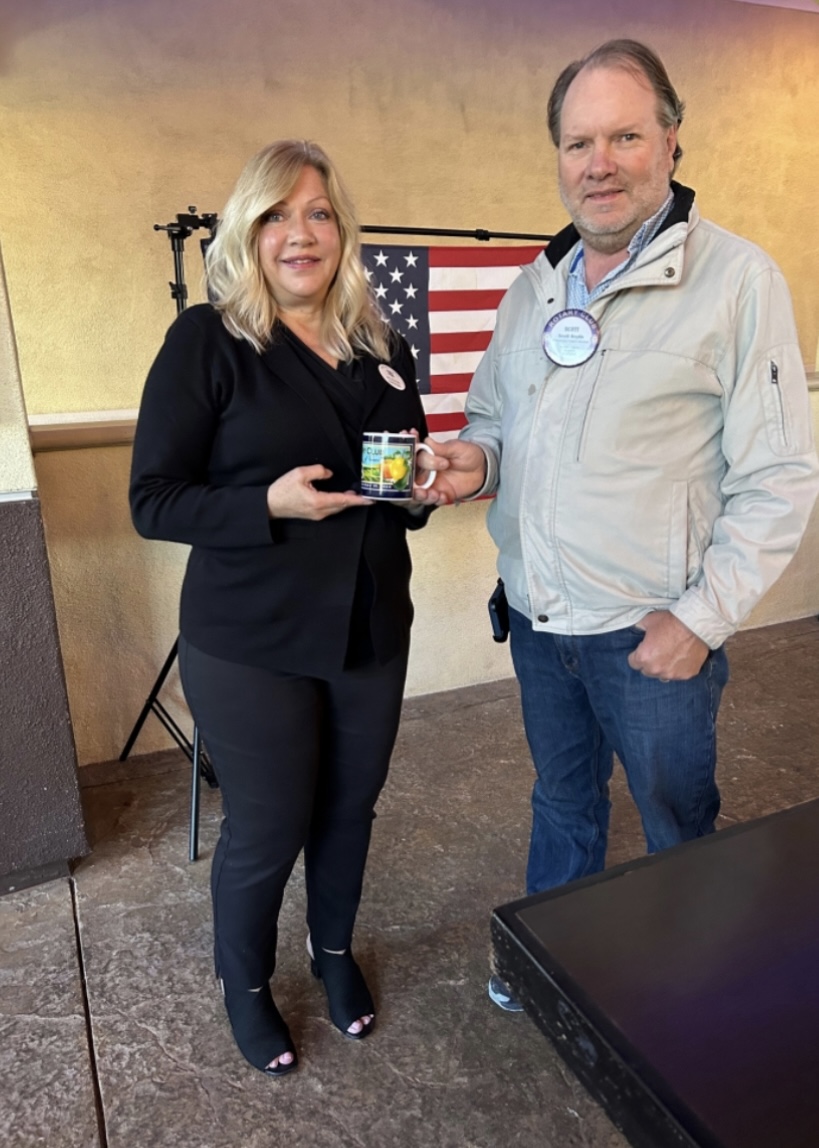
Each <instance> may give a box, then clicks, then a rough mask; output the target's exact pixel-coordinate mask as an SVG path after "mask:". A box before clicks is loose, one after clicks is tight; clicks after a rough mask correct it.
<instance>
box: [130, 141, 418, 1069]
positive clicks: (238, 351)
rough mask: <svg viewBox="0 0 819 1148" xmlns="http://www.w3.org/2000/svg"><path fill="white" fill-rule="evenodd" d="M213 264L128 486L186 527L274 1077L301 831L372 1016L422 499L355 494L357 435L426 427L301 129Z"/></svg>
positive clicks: (223, 922) (208, 731) (337, 1006)
mask: <svg viewBox="0 0 819 1148" xmlns="http://www.w3.org/2000/svg"><path fill="white" fill-rule="evenodd" d="M207 278H208V294H209V299H210V302H209V303H207V304H201V305H198V306H194V307H190V308H189V309H188V310H186V311H184V312H183V313H182V314H181V315H180V316H179V317H178V318H177V320H176V322H175V323H174V324H173V325H172V326H171V328H170V330H169V331H168V334H167V336H166V339H165V343H164V345H163V347H162V348H161V350H160V352H159V354H158V356H157V358H156V360H155V362H154V364H153V366H152V368H151V371H150V373H149V375H148V380H147V383H146V386H145V392H144V395H143V399H142V405H141V408H140V414H139V421H138V425H137V433H136V440H135V443H134V458H133V470H132V476H131V488H130V498H131V509H132V515H133V519H134V523H135V525H136V527H137V530H138V531H139V532H140V533H141V534H142V535H144V536H145V537H146V538H159V539H166V540H170V541H174V542H183V543H188V544H189V545H190V546H191V547H192V549H191V553H190V558H189V561H188V567H187V571H186V574H185V580H184V584H183V587H182V599H181V607H180V644H179V663H180V672H181V675H182V683H183V687H184V690H185V696H186V698H187V701H188V704H189V706H190V709H191V712H192V713H193V716H194V719H195V721H196V724H197V725H198V726H199V728H200V730H201V732H202V735H203V738H204V741H205V743H206V745H207V748H208V753H209V755H210V758H211V760H212V762H213V765H214V769H215V771H216V774H217V777H218V780H219V784H220V787H221V790H222V796H223V805H224V819H223V822H222V829H221V835H220V838H219V842H218V845H217V847H216V850H215V853H214V858H213V869H212V874H211V889H212V897H213V915H214V950H215V964H216V975H217V977H218V978H219V979H220V981H221V983H222V986H223V992H224V997H225V1005H226V1008H227V1013H228V1018H229V1020H230V1024H231V1027H232V1030H233V1035H234V1038H235V1040H236V1043H237V1045H238V1047H239V1049H240V1051H241V1052H242V1053H243V1055H244V1056H245V1057H246V1058H247V1060H248V1061H249V1062H250V1063H251V1064H253V1065H254V1066H255V1067H257V1068H259V1069H261V1070H262V1071H264V1072H266V1073H267V1074H268V1075H272V1076H281V1075H283V1074H284V1073H286V1072H289V1071H291V1070H292V1069H293V1068H295V1067H296V1061H297V1057H296V1051H295V1048H294V1046H293V1043H292V1040H291V1038H290V1033H289V1031H288V1028H287V1025H286V1023H285V1021H284V1019H283V1018H282V1016H281V1014H280V1013H279V1011H278V1009H277V1008H276V1005H275V1003H274V1001H273V997H272V995H271V990H270V979H271V977H272V976H273V972H274V968H275V962H276V941H277V919H278V914H279V909H280V906H281V903H282V896H283V893H284V888H285V885H286V883H287V880H288V877H289V875H290V872H291V870H292V867H293V864H294V863H295V861H296V858H297V857H298V855H299V853H300V851H301V850H302V849H303V850H304V867H305V878H306V888H307V924H308V929H309V935H308V949H309V950H310V956H311V966H312V970H313V973H314V975H315V976H317V977H320V978H321V980H322V981H323V983H324V988H325V991H326V994H327V1001H328V1006H329V1013H330V1018H331V1020H332V1022H333V1024H334V1025H335V1026H336V1027H337V1028H338V1029H339V1030H340V1031H341V1032H342V1033H343V1034H344V1035H345V1036H347V1037H349V1038H351V1039H353V1040H360V1039H362V1038H364V1037H366V1036H369V1034H370V1033H371V1032H372V1030H373V1024H374V1019H375V1017H374V1012H375V1010H374V1005H373V1001H372V997H371V995H370V993H369V990H368V988H367V985H366V983H365V980H364V977H363V975H362V973H361V970H360V969H359V967H358V965H357V963H356V961H355V958H354V957H353V954H352V948H351V944H352V935H353V926H354V923H355V917H356V913H357V910H358V904H359V900H360V897H361V888H362V880H363V873H364V866H365V862H366V858H367V851H368V847H369V842H370V832H371V826H372V820H373V817H374V816H375V813H374V806H375V802H376V799H377V797H378V795H379V792H380V790H381V788H382V786H383V784H384V780H385V778H386V773H387V767H388V763H389V758H390V754H391V752H392V747H393V744H394V741H395V736H396V732H397V729H398V720H399V715H400V708H401V699H402V694H403V688H404V679H405V675H406V666H407V657H408V652H409V631H410V625H411V622H412V603H411V601H410V596H409V581H410V571H411V565H410V558H409V552H408V548H407V544H406V538H405V533H406V530H407V529H408V528H409V529H415V528H417V527H419V526H422V525H423V524H424V523H425V521H426V517H427V514H428V510H427V509H426V508H423V507H421V506H419V505H417V504H416V503H415V502H414V501H413V502H410V503H408V504H407V503H405V504H404V505H395V504H392V503H388V502H372V501H371V500H369V499H367V498H364V497H362V496H361V495H360V494H359V493H357V488H358V485H359V481H360V470H361V442H362V435H363V433H364V432H365V431H384V430H389V431H396V432H398V431H402V430H404V429H406V428H417V429H418V431H419V432H420V433H421V434H422V435H425V433H426V426H425V422H424V415H423V410H422V407H421V401H420V398H419V395H418V390H417V386H416V381H415V368H414V360H413V357H412V354H411V352H410V350H409V348H408V347H407V345H406V344H405V343H404V342H403V340H401V339H400V338H399V337H398V336H397V335H396V334H395V333H394V332H392V331H391V330H390V328H389V327H388V326H387V325H386V324H385V322H384V320H383V318H382V317H381V315H380V313H379V312H378V309H377V307H376V305H375V303H374V301H373V299H372V297H371V295H370V292H369V290H368V287H367V281H366V277H365V274H364V269H363V267H362V263H361V258H360V254H359V244H358V228H357V223H356V218H355V212H354V209H353V206H352V203H351V200H350V197H349V195H348V193H347V191H346V190H345V188H344V185H343V184H342V182H341V180H340V178H339V176H338V173H337V171H336V169H335V167H334V166H333V164H332V162H331V161H330V159H329V157H328V156H327V155H326V153H325V152H324V151H323V150H322V149H321V148H320V147H319V146H318V145H316V144H314V143H310V142H307V141H302V140H280V141H278V142H276V143H274V144H271V145H270V146H269V147H267V148H265V149H264V150H263V151H261V152H259V154H258V155H256V156H255V157H254V158H253V159H251V160H250V162H249V163H248V164H247V166H246V167H245V169H244V171H243V172H242V175H241V176H240V178H239V181H238V183H237V185H236V188H235V190H234V191H233V193H232V195H231V197H230V199H229V201H228V203H227V204H226V206H225V210H224V213H223V219H222V222H221V224H220V226H219V229H218V233H217V235H216V238H215V240H214V242H213V243H212V245H211V247H210V249H209V250H208V255H207Z"/></svg>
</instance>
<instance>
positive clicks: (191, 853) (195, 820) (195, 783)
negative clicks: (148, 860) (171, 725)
mask: <svg viewBox="0 0 819 1148" xmlns="http://www.w3.org/2000/svg"><path fill="white" fill-rule="evenodd" d="M201 751H202V740H201V738H200V736H199V727H198V726H194V727H193V756H192V758H191V763H192V767H191V827H190V839H189V846H188V860H189V861H195V860H196V859H197V857H198V856H199V758H200V754H201Z"/></svg>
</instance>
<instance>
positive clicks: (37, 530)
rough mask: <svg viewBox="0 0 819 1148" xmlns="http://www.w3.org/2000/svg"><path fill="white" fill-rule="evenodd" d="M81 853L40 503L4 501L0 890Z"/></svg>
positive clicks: (0, 545)
mask: <svg viewBox="0 0 819 1148" xmlns="http://www.w3.org/2000/svg"><path fill="white" fill-rule="evenodd" d="M87 852H88V844H87V841H86V836H85V828H84V825H83V817H82V809H81V806H80V794H79V786H78V784H77V758H76V751H75V748H74V735H73V731H72V729H71V718H70V715H69V712H68V697H67V695H66V689H65V677H64V674H63V664H62V658H61V656H60V643H59V636H58V633H57V619H56V616H55V613H54V598H53V595H52V591H51V578H50V574H49V567H48V558H47V555H46V548H45V539H44V537H43V523H42V517H41V513H40V503H39V501H38V500H37V499H36V498H32V499H22V500H19V501H17V500H14V501H9V502H0V879H3V878H5V880H0V887H5V888H8V887H9V886H10V885H12V884H13V883H14V882H13V881H10V880H9V876H10V875H15V874H16V875H19V876H20V878H21V882H22V881H25V880H26V879H27V878H28V879H31V875H32V874H34V873H36V872H38V871H41V872H42V873H43V874H44V875H47V874H49V873H53V871H54V866H55V865H56V864H58V863H60V862H63V863H64V862H66V861H68V860H69V859H70V858H72V857H80V856H83V855H84V854H85V853H87Z"/></svg>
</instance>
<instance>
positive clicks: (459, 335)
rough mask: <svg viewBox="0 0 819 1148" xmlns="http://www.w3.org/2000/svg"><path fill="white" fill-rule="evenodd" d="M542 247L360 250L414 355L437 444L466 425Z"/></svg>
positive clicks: (370, 246) (386, 309)
mask: <svg viewBox="0 0 819 1148" xmlns="http://www.w3.org/2000/svg"><path fill="white" fill-rule="evenodd" d="M542 250H543V248H542V247H496V248H491V247H397V246H393V245H392V244H386V245H383V246H377V245H375V244H372V243H368V244H365V245H364V246H363V247H362V255H363V258H364V266H365V268H366V271H367V278H368V279H369V281H370V286H371V287H372V290H373V292H374V293H375V296H376V298H377V300H378V303H379V305H380V307H381V310H382V311H383V313H384V315H385V317H386V318H387V319H388V320H389V322H390V323H391V325H392V326H393V327H394V328H395V330H396V331H398V332H399V334H401V335H403V336H404V338H405V339H406V340H407V342H408V343H409V345H410V347H411V348H412V353H413V355H414V356H415V365H416V371H417V377H418V389H419V390H420V392H421V396H422V401H423V404H424V410H425V411H426V416H427V422H428V423H429V429H430V431H431V432H432V433H433V434H434V435H435V437H436V438H439V439H446V438H454V437H455V436H456V435H457V434H458V431H459V430H460V429H461V427H463V426H465V425H466V418H465V417H464V401H465V399H466V392H467V390H468V389H469V383H470V380H471V379H472V375H473V374H474V371H475V368H476V367H477V365H478V362H479V361H480V358H481V355H482V354H483V352H484V351H485V350H486V348H487V347H488V346H489V340H490V339H491V337H492V332H493V330H494V329H495V312H496V310H497V307H498V304H499V303H500V301H501V299H502V298H503V296H504V294H505V292H506V289H507V288H508V287H509V286H510V284H511V283H512V280H513V279H515V278H516V277H517V275H518V274H519V273H520V268H521V266H522V265H523V264H525V263H531V262H532V260H533V259H535V257H536V256H537V255H539V254H540V252H541V251H542Z"/></svg>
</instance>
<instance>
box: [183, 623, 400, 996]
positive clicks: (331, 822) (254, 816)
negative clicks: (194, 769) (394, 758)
mask: <svg viewBox="0 0 819 1148" xmlns="http://www.w3.org/2000/svg"><path fill="white" fill-rule="evenodd" d="M407 653H408V652H407ZM407 653H404V654H403V655H401V656H399V657H396V658H394V659H393V660H392V661H391V662H389V663H388V664H387V665H386V666H378V665H371V666H367V667H366V668H362V669H351V670H344V671H342V672H340V673H339V674H338V675H337V676H336V677H334V678H332V679H331V680H324V679H319V678H307V677H300V676H297V675H294V674H286V673H273V672H271V671H269V670H263V669H257V668H255V667H251V666H241V665H237V664H235V663H233V662H226V661H223V660H222V659H220V658H214V657H211V656H210V655H209V654H205V653H203V652H202V651H201V650H197V649H196V648H194V647H193V646H191V645H190V644H189V643H188V642H186V641H185V640H184V638H181V639H180V642H179V668H180V673H181V677H182V685H183V688H184V691H185V697H186V699H187V702H188V705H189V707H190V710H191V713H192V714H193V717H194V721H195V722H196V724H197V725H198V727H199V729H200V731H201V733H202V737H203V739H204V742H205V745H206V746H207V750H208V755H209V757H210V759H211V761H212V763H213V767H214V770H215V773H216V776H217V778H218V780H219V785H220V788H221V791H222V802H223V810H224V819H223V821H222V830H221V834H220V837H219V843H218V845H217V846H216V851H215V853H214V857H213V868H212V870H211V892H212V896H213V925H214V951H215V959H216V975H217V976H219V977H222V978H223V979H224V981H225V983H226V984H230V985H231V987H236V988H256V987H257V986H258V985H261V984H264V983H265V982H266V981H268V980H269V979H270V977H271V976H272V975H273V970H274V968H275V964H276V939H277V922H278V916H279V909H280V908H281V903H282V897H283V895H284V887H285V885H286V884H287V880H288V877H289V876H290V873H291V871H292V868H293V865H294V863H295V861H296V858H297V857H298V855H299V852H300V851H301V850H302V849H304V868H305V877H306V885H307V924H308V928H309V929H310V933H311V937H312V940H313V945H314V947H316V946H322V947H323V948H326V949H346V948H347V947H348V946H349V945H350V942H351V940H352V934H353V926H354V924H355V917H356V913H357V911H358V905H359V901H360V899H361V888H362V882H363V877H364V866H365V864H366V860H367V851H368V849H369V844H370V834H371V830H372V822H373V818H374V817H375V812H374V807H375V803H376V800H377V798H378V795H379V793H380V792H381V788H382V786H383V784H384V781H385V779H386V776H387V768H388V765H389V759H390V754H391V753H392V748H393V745H394V743H395V736H396V733H397V732H398V721H399V718H400V713H401V699H402V697H403V692H404V681H405V678H406V670H407Z"/></svg>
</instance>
